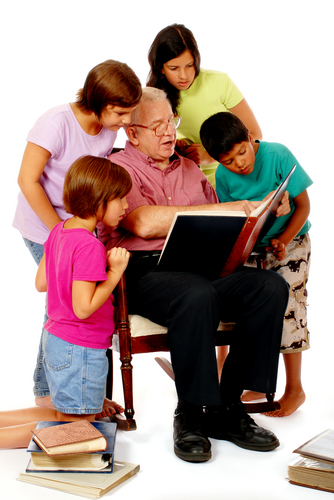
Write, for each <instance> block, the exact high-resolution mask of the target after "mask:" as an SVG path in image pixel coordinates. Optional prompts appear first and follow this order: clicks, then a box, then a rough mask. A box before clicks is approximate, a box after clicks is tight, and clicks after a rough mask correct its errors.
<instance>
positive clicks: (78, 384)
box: [43, 329, 108, 415]
mask: <svg viewBox="0 0 334 500" xmlns="http://www.w3.org/2000/svg"><path fill="white" fill-rule="evenodd" d="M43 352H44V358H43V366H44V370H45V373H46V375H47V379H48V382H49V386H50V393H51V401H52V404H53V406H54V407H55V408H56V410H58V411H60V412H61V413H74V414H78V415H88V414H90V415H91V414H96V413H100V412H101V411H102V407H103V400H104V394H105V388H106V379H107V374H108V358H107V355H106V349H92V348H88V347H82V346H79V345H75V344H71V343H69V342H66V341H65V340H63V339H61V338H59V337H56V336H55V335H52V334H51V333H49V332H47V331H46V330H45V329H44V332H43Z"/></svg>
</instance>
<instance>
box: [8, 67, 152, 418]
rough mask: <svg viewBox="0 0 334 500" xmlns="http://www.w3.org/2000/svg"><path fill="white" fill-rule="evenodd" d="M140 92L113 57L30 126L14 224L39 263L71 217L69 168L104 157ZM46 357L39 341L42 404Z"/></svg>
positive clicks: (43, 400) (36, 390)
mask: <svg viewBox="0 0 334 500" xmlns="http://www.w3.org/2000/svg"><path fill="white" fill-rule="evenodd" d="M141 93H142V88H141V84H140V81H139V79H138V78H137V76H136V75H135V73H134V72H133V71H132V69H131V68H129V67H128V66H127V65H126V64H124V63H121V62H118V61H113V60H108V61H105V62H104V63H101V64H99V65H97V66H95V67H94V68H93V69H92V70H91V71H90V72H89V74H88V76H87V78H86V81H85V84H84V87H83V88H82V89H81V90H79V92H78V94H77V100H76V101H75V102H73V103H69V104H64V105H61V106H57V107H55V108H52V109H51V110H49V111H47V112H46V113H45V114H44V115H42V116H41V117H40V118H39V119H38V120H37V122H36V123H35V125H34V127H33V128H32V129H31V130H30V132H29V134H28V137H27V141H28V143H27V146H26V149H25V152H24V155H23V159H22V164H21V168H20V173H19V177H18V183H19V186H20V188H21V192H20V193H19V196H18V204H17V209H16V213H15V218H14V222H13V226H14V227H15V228H16V229H18V230H19V231H20V233H21V235H22V236H23V238H24V241H25V244H26V246H27V247H28V249H29V250H30V252H31V254H32V256H33V258H34V260H35V262H36V263H37V264H39V262H40V260H41V258H42V256H43V253H44V247H43V245H44V242H45V241H46V239H47V238H48V235H49V233H50V231H51V230H52V229H53V227H54V226H55V225H56V224H57V223H58V222H60V221H61V220H64V219H65V218H68V214H66V211H65V209H64V206H63V200H62V195H63V184H64V178H65V175H66V172H67V170H68V168H69V167H70V165H71V164H72V163H73V162H74V161H75V160H76V159H77V158H79V157H80V156H82V155H87V154H89V155H94V156H101V157H104V156H106V155H107V154H109V153H110V152H111V150H112V147H113V144H114V142H115V139H116V135H117V131H118V130H119V129H120V128H121V127H123V126H124V125H125V124H126V123H129V122H130V115H131V112H132V111H133V109H134V108H135V107H136V105H137V104H138V102H139V100H140V97H141ZM46 319H47V318H46V317H45V318H44V320H45V321H46ZM45 321H44V322H45ZM42 359H43V350H42V346H41V345H40V352H39V354H38V359H37V365H36V369H35V373H34V383H35V386H34V394H35V396H36V404H38V405H39V404H42V405H46V404H49V403H50V402H49V399H48V398H47V397H45V396H48V394H49V388H48V384H47V381H46V377H45V373H44V370H43V365H42ZM106 404H107V402H106ZM114 406H115V405H110V404H109V406H108V408H107V410H106V411H107V412H109V411H110V412H112V413H115V409H116V411H122V408H121V407H120V406H119V405H116V406H115V409H114Z"/></svg>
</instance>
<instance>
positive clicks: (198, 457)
mask: <svg viewBox="0 0 334 500" xmlns="http://www.w3.org/2000/svg"><path fill="white" fill-rule="evenodd" d="M174 453H175V455H176V456H177V457H178V458H181V460H185V461H186V462H193V463H200V462H207V461H208V460H210V458H211V456H212V453H211V451H209V452H208V453H185V452H182V451H180V450H178V449H177V448H176V447H175V446H174Z"/></svg>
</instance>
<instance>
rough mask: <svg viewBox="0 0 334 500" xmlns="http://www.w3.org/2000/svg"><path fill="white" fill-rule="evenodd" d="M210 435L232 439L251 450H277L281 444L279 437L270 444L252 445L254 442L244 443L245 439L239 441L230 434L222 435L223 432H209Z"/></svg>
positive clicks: (216, 437)
mask: <svg viewBox="0 0 334 500" xmlns="http://www.w3.org/2000/svg"><path fill="white" fill-rule="evenodd" d="M208 437H211V438H213V439H220V440H223V441H230V443H233V444H235V445H236V446H239V448H244V449H245V450H251V451H272V450H275V449H276V448H278V446H279V445H280V442H279V440H278V439H276V440H275V441H273V442H272V443H270V444H263V445H260V444H258V445H255V444H254V445H252V444H248V443H244V442H243V441H238V440H237V439H232V438H231V437H229V436H222V435H221V434H220V435H219V436H218V435H212V434H209V436H208Z"/></svg>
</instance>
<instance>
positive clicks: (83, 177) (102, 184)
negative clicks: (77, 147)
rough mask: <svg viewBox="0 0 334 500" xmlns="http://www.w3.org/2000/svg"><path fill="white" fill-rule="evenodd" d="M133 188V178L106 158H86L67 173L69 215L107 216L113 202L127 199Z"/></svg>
mask: <svg viewBox="0 0 334 500" xmlns="http://www.w3.org/2000/svg"><path fill="white" fill-rule="evenodd" d="M131 187H132V181H131V177H130V175H129V174H128V172H127V171H126V170H125V169H124V168H123V167H120V166H119V165H116V164H115V163H112V162H111V161H110V160H107V159H106V158H99V157H96V156H82V157H80V158H78V159H77V160H76V161H75V162H74V163H73V165H71V167H70V168H69V170H68V171H67V174H66V176H65V182H64V191H63V201H64V206H65V210H66V212H67V213H69V214H72V215H74V216H76V217H80V218H81V219H87V218H88V217H93V216H94V215H96V214H97V211H98V209H99V208H100V207H101V208H102V216H103V217H104V215H105V212H106V210H107V205H108V202H109V201H112V200H114V199H116V198H124V196H126V195H127V194H128V192H129V191H130V189H131Z"/></svg>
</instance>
